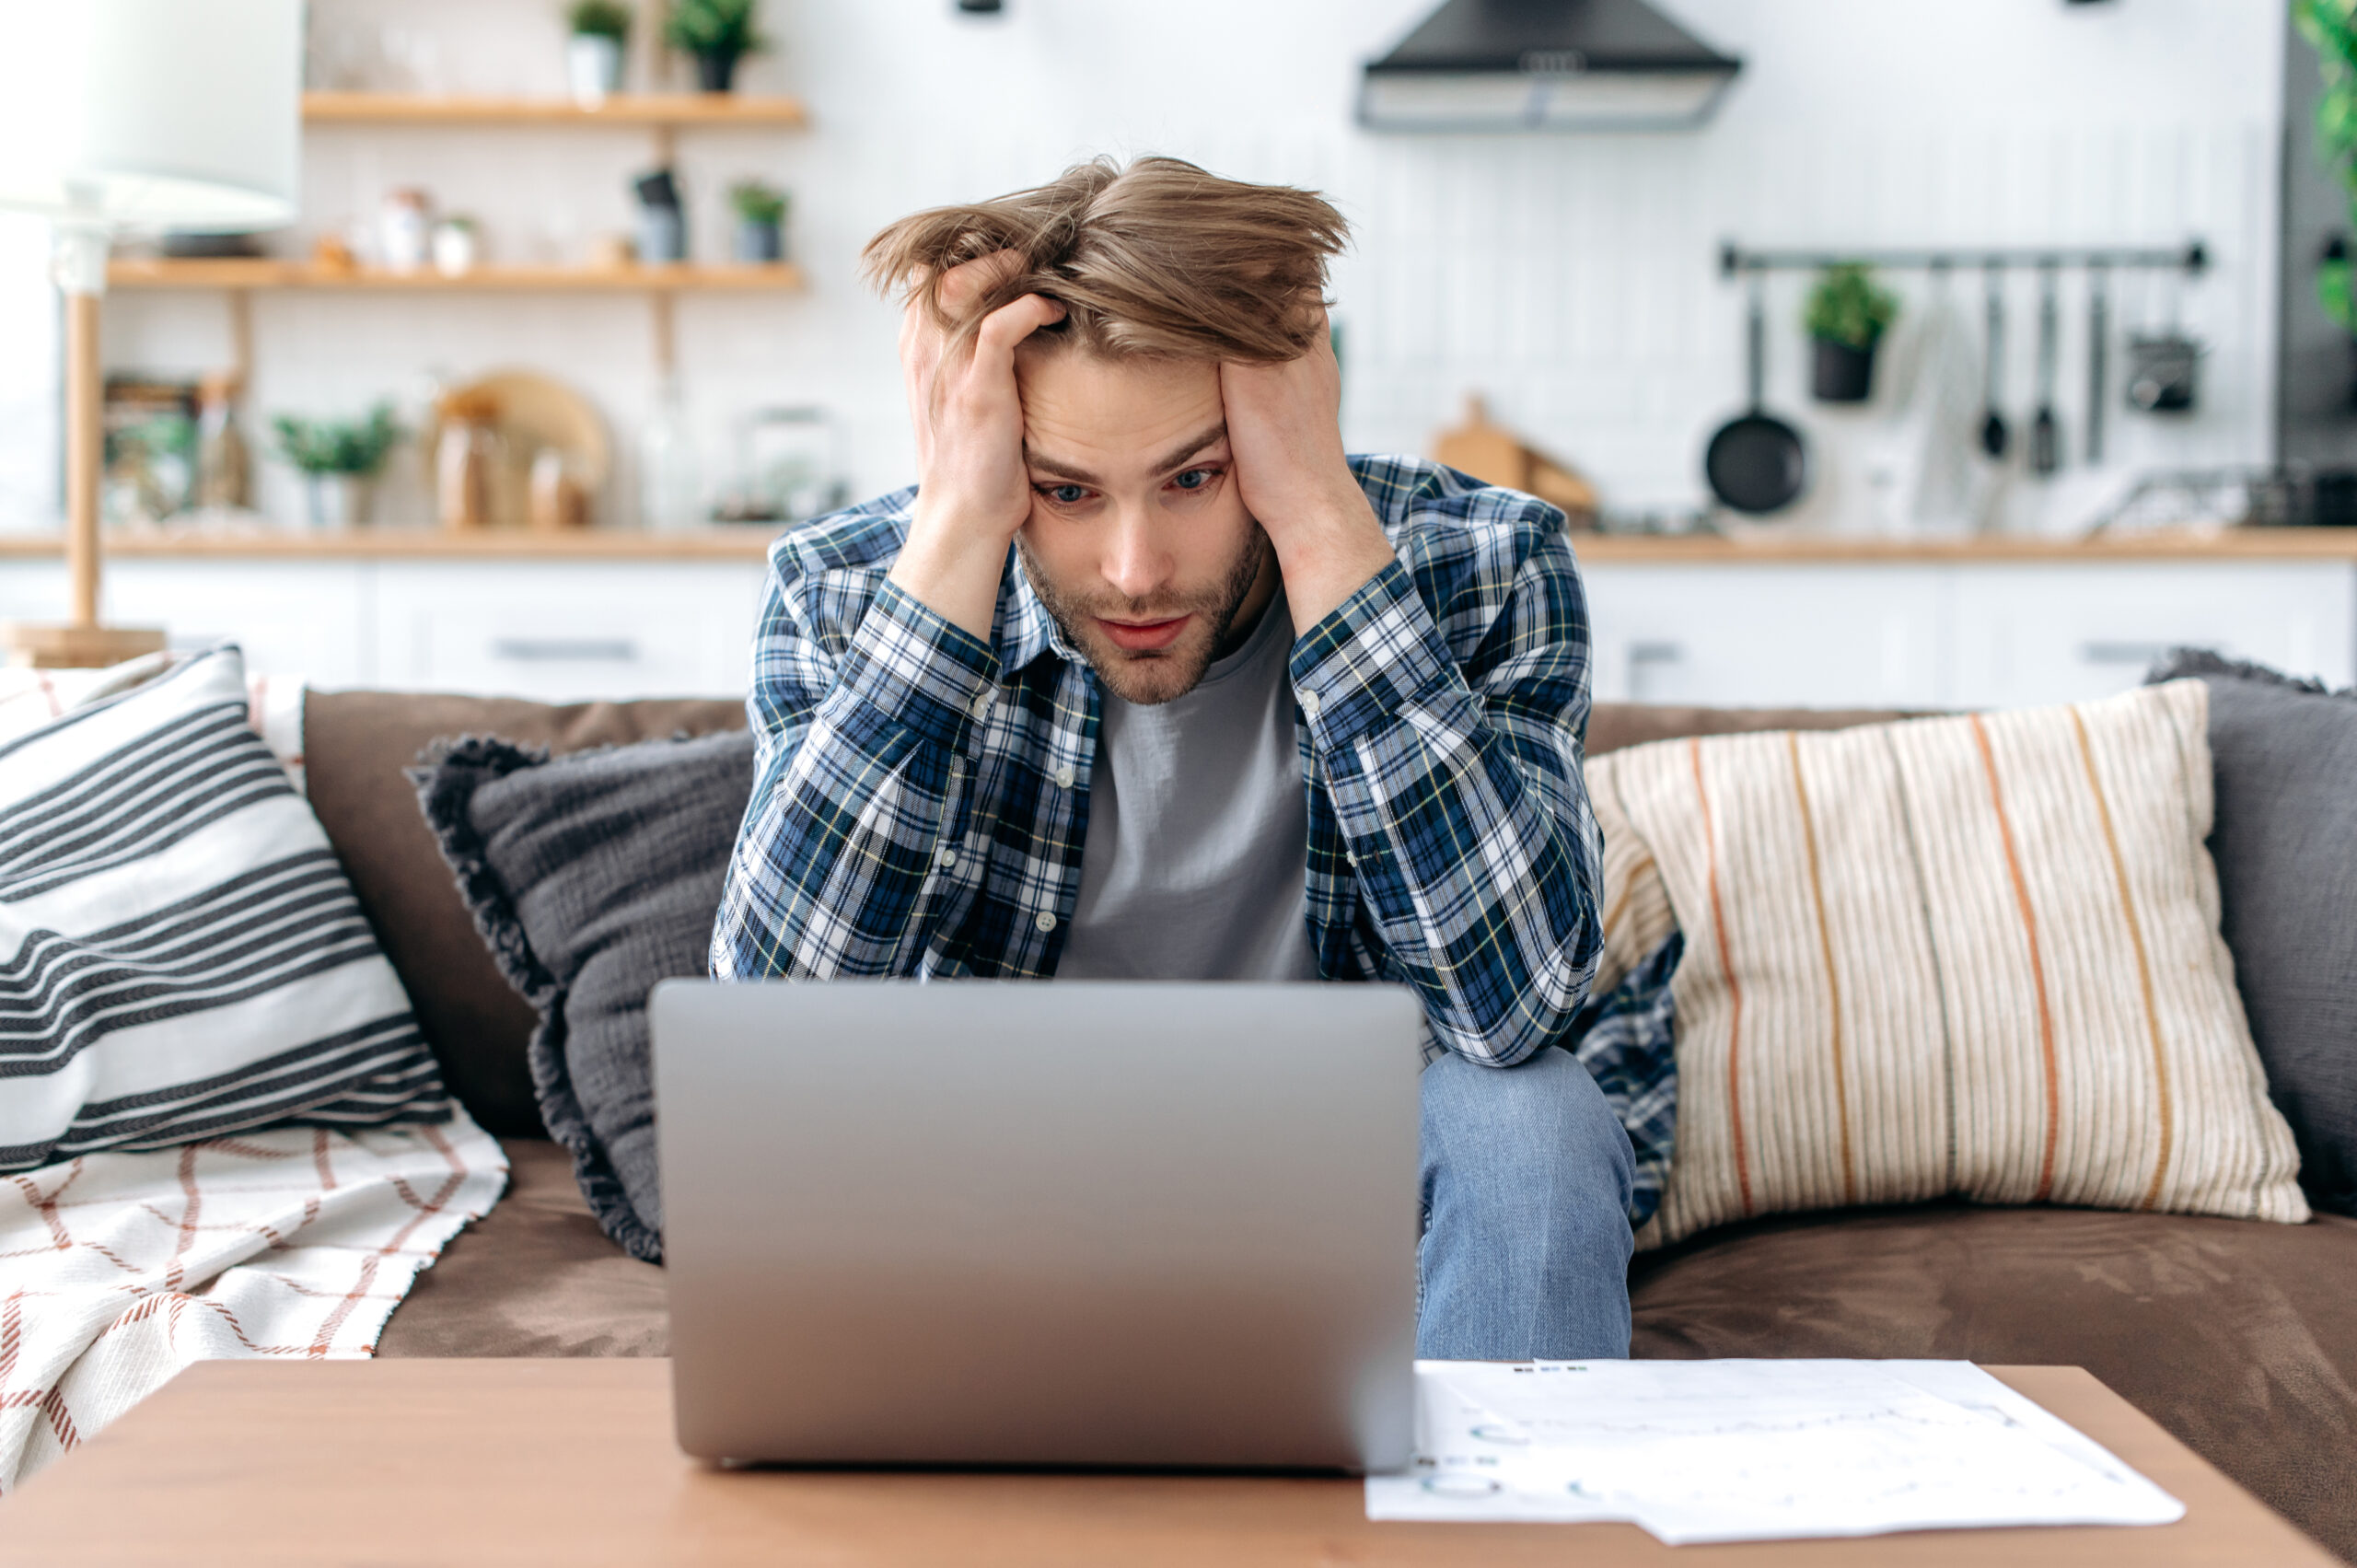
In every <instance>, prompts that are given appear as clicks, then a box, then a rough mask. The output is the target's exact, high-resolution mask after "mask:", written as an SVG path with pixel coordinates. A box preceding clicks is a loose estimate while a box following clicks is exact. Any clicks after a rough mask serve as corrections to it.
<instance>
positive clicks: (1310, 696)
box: [1301, 691, 1325, 718]
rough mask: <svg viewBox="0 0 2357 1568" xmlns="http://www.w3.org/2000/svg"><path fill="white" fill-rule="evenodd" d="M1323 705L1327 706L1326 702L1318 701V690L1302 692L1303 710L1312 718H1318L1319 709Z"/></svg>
mask: <svg viewBox="0 0 2357 1568" xmlns="http://www.w3.org/2000/svg"><path fill="white" fill-rule="evenodd" d="M1323 706H1325V704H1324V703H1321V702H1319V701H1318V693H1317V692H1315V691H1304V692H1303V693H1302V694H1301V711H1302V712H1303V713H1305V714H1308V715H1309V716H1310V717H1311V718H1316V717H1317V716H1318V709H1319V708H1321V707H1323Z"/></svg>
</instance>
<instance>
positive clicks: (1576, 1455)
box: [1366, 1361, 2185, 1546]
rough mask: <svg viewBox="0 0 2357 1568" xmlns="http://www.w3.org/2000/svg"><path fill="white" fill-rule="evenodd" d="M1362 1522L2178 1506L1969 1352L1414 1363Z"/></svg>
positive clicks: (1759, 1523) (1988, 1520)
mask: <svg viewBox="0 0 2357 1568" xmlns="http://www.w3.org/2000/svg"><path fill="white" fill-rule="evenodd" d="M1416 1385H1417V1457H1416V1461H1415V1464H1414V1466H1413V1468H1412V1469H1411V1470H1410V1471H1409V1472H1408V1473H1406V1474H1403V1475H1396V1476H1369V1477H1368V1478H1367V1482H1366V1511H1367V1517H1368V1518H1370V1519H1425V1520H1440V1519H1448V1520H1468V1521H1480V1520H1486V1521H1493V1522H1497V1521H1508V1520H1556V1521H1583V1520H1602V1519H1612V1520H1622V1521H1626V1522H1628V1523H1631V1524H1634V1525H1637V1526H1639V1527H1643V1529H1645V1530H1647V1531H1649V1532H1650V1533H1651V1534H1653V1535H1654V1536H1655V1537H1657V1538H1658V1539H1661V1540H1663V1541H1665V1542H1667V1543H1668V1544H1670V1545H1673V1546H1678V1545H1684V1544H1686V1543H1689V1542H1695V1541H1730V1540H1775V1539H1795V1538H1806V1537H1815V1536H1860V1535H1879V1534H1883V1533H1885V1532H1887V1531H1892V1530H1922V1529H1956V1528H1963V1527H1976V1526H2001V1525H2165V1524H2169V1523H2172V1522H2174V1521H2175V1520H2177V1519H2178V1518H2181V1517H2183V1516H2184V1514H2185V1507H2184V1504H2180V1503H2178V1502H2177V1500H2176V1499H2175V1498H2173V1497H2171V1496H2169V1495H2168V1494H2167V1493H2165V1492H2163V1491H2161V1490H2160V1489H2159V1488H2158V1487H2156V1486H2154V1484H2153V1483H2152V1482H2150V1481H2146V1480H2145V1479H2144V1478H2143V1477H2142V1476H2141V1475H2138V1474H2137V1473H2136V1472H2135V1471H2134V1470H2131V1469H2129V1468H2128V1467H2127V1466H2126V1465H2123V1464H2121V1463H2120V1462H2119V1460H2118V1459H2117V1458H2113V1457H2112V1456H2111V1455H2110V1454H2108V1453H2107V1452H2106V1451H2105V1450H2104V1449H2103V1448H2102V1447H2100V1446H2097V1445H2096V1444H2095V1443H2093V1442H2091V1441H2089V1440H2088V1439H2087V1438H2086V1437H2084V1436H2083V1435H2082V1434H2080V1433H2078V1432H2077V1431H2075V1430H2074V1429H2073V1428H2072V1427H2071V1426H2070V1425H2069V1423H2065V1422H2063V1421H2061V1420H2059V1419H2058V1418H2056V1417H2055V1416H2053V1415H2051V1414H2049V1412H2047V1411H2044V1410H2042V1409H2040V1408H2039V1407H2038V1405H2036V1404H2035V1403H2033V1402H2032V1401H2030V1400H2026V1399H2025V1398H2023V1397H2022V1396H2021V1395H2020V1394H2017V1393H2015V1392H2014V1390H2013V1389H2011V1388H2007V1387H2006V1386H2005V1385H2004V1384H2003V1383H2000V1382H1999V1381H1998V1380H1997V1379H1996V1378H1994V1377H1992V1376H1990V1375H1989V1374H1988V1373H1986V1372H1983V1371H1981V1370H1980V1368H1979V1367H1977V1366H1974V1365H1972V1364H1971V1363H1969V1362H1960V1361H1958V1362H1950V1361H1595V1362H1535V1363H1531V1362H1524V1363H1514V1362H1471V1361H1422V1362H1418V1363H1417V1364H1416Z"/></svg>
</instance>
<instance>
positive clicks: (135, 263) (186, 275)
mask: <svg viewBox="0 0 2357 1568" xmlns="http://www.w3.org/2000/svg"><path fill="white" fill-rule="evenodd" d="M806 281H807V280H806V279H805V278H804V276H803V273H802V269H801V268H799V267H796V266H793V265H791V264H787V263H776V262H773V263H769V264H765V265H761V264H745V263H726V264H698V265H681V266H660V267H525V266H484V267H478V268H476V269H475V270H474V271H472V272H470V273H460V274H459V275H458V276H456V277H445V276H443V275H442V274H441V273H435V272H419V273H390V272H386V271H384V270H383V269H381V268H376V267H363V268H361V269H359V270H358V271H356V272H337V271H331V270H328V269H324V268H320V267H315V266H313V265H311V264H310V263H309V262H308V261H272V260H269V259H267V258H252V259H249V258H244V257H238V258H224V259H220V260H215V259H211V258H207V259H203V260H180V259H173V258H160V259H157V260H144V259H118V260H116V261H112V262H110V263H109V265H108V267H107V283H108V285H109V286H110V287H113V288H125V289H163V288H181V289H188V288H220V289H240V290H242V289H325V290H364V289H366V290H375V291H377V292H380V293H404V294H405V293H469V292H471V293H478V294H482V293H493V294H497V293H507V294H570V293H582V294H599V293H602V294H627V293H641V294H697V293H738V294H744V293H763V292H767V293H791V292H794V291H796V290H799V289H800V288H802V287H803V286H804V285H805V283H806Z"/></svg>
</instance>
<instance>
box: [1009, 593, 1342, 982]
mask: <svg viewBox="0 0 2357 1568" xmlns="http://www.w3.org/2000/svg"><path fill="white" fill-rule="evenodd" d="M1292 653H1293V617H1292V615H1291V614H1290V613H1289V612H1288V611H1287V610H1286V609H1285V601H1284V597H1283V595H1282V594H1280V595H1279V596H1278V597H1277V598H1276V599H1275V601H1274V602H1272V603H1271V605H1270V606H1269V608H1268V609H1267V610H1263V611H1261V613H1260V624H1259V625H1257V626H1255V627H1254V628H1253V629H1252V634H1251V635H1250V636H1249V637H1248V638H1247V639H1246V640H1245V643H1244V645H1243V646H1242V647H1240V648H1238V649H1237V650H1236V651H1235V652H1234V653H1232V654H1230V655H1228V656H1226V657H1225V658H1223V659H1218V660H1215V661H1213V664H1212V667H1211V668H1210V669H1208V670H1206V671H1205V672H1204V674H1203V679H1202V684H1200V685H1198V686H1197V687H1196V688H1195V689H1194V690H1193V691H1190V692H1188V693H1187V694H1186V695H1185V696H1183V697H1179V698H1177V699H1175V700H1173V701H1171V702H1168V703H1162V704H1160V705H1158V706H1155V707H1137V706H1133V705H1132V704H1131V703H1124V702H1123V701H1121V700H1120V698H1119V697H1116V696H1114V695H1113V694H1112V693H1111V692H1110V691H1100V693H1099V697H1098V702H1099V710H1098V711H1099V714H1100V715H1101V717H1100V722H1099V726H1098V728H1097V766H1096V776H1095V778H1094V779H1093V780H1092V781H1091V782H1090V784H1089V789H1088V838H1087V841H1086V843H1085V844H1084V845H1083V846H1082V849H1081V862H1080V903H1079V907H1078V908H1077V909H1075V910H1074V912H1073V921H1072V930H1071V932H1070V933H1069V934H1068V935H1066V937H1065V938H1064V950H1063V957H1062V958H1060V959H1058V960H1057V963H1056V978H1057V979H1059V980H1260V981H1284V980H1316V979H1317V978H1318V960H1317V957H1316V955H1315V954H1314V953H1313V952H1312V951H1311V950H1310V946H1309V933H1308V929H1307V927H1306V924H1305V906H1304V891H1303V877H1304V875H1305V874H1306V870H1307V867H1308V860H1309V816H1308V808H1307V807H1306V805H1305V804H1304V802H1303V800H1302V793H1301V751H1300V742H1299V740H1298V739H1297V738H1296V736H1295V727H1294V699H1293V683H1292V681H1291V680H1290V679H1287V678H1286V673H1285V665H1286V661H1287V659H1288V658H1289V657H1290V656H1291V655H1292Z"/></svg>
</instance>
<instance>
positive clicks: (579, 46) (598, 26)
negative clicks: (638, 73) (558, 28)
mask: <svg viewBox="0 0 2357 1568" xmlns="http://www.w3.org/2000/svg"><path fill="white" fill-rule="evenodd" d="M564 19H565V23H566V25H567V26H568V27H569V28H570V29H572V37H571V39H570V40H569V41H567V42H566V44H565V51H564V67H565V75H566V76H567V77H568V78H569V79H570V81H571V83H572V86H573V100H574V101H575V103H578V104H579V105H581V107H582V108H584V109H595V108H597V107H598V105H599V104H602V103H604V102H605V101H606V99H607V98H608V97H609V96H610V95H611V94H614V93H617V92H620V91H621V86H622V53H623V51H624V50H626V49H627V48H628V47H629V46H630V20H631V16H630V7H629V6H625V5H622V4H621V0H574V3H573V4H572V5H570V6H566V7H565V8H564Z"/></svg>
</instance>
